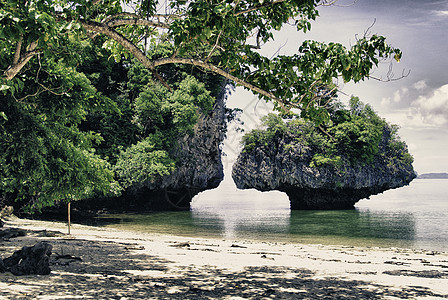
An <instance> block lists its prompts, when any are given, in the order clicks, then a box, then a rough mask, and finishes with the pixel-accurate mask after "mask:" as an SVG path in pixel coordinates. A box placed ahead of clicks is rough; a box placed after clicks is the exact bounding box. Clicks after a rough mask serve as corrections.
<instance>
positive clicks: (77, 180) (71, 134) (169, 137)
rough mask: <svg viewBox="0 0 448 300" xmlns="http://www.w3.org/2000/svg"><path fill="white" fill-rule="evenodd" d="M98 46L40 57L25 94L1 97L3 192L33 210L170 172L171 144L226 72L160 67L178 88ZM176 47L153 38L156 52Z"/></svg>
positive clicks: (206, 106)
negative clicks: (68, 59)
mask: <svg viewBox="0 0 448 300" xmlns="http://www.w3.org/2000/svg"><path fill="white" fill-rule="evenodd" d="M99 45H101V44H98V43H97V44H92V43H90V42H89V41H86V42H85V43H84V44H83V45H80V44H77V45H71V46H72V47H74V49H73V51H76V53H77V57H78V59H79V60H78V62H77V66H76V67H71V66H67V64H65V62H64V60H58V61H55V60H53V59H51V60H47V58H46V57H41V58H39V61H38V62H37V64H30V65H29V66H30V69H29V70H27V71H26V72H24V74H23V76H22V77H21V78H22V80H24V82H25V84H24V86H23V88H22V90H21V92H20V93H14V94H6V95H3V96H1V102H2V115H1V116H0V145H1V152H0V165H1V169H0V177H1V179H2V180H1V185H0V191H1V193H2V195H3V196H4V197H5V198H7V199H10V200H14V201H18V203H20V204H21V205H22V206H23V207H24V209H26V210H31V211H32V210H39V209H41V208H42V207H43V206H48V205H52V204H53V203H54V202H55V201H72V200H78V199H85V198H90V197H95V196H99V195H101V194H103V195H107V196H117V195H119V194H120V193H121V192H122V190H123V189H126V188H127V187H129V186H130V185H132V184H134V183H142V182H145V181H148V180H151V179H152V178H154V176H161V175H166V174H169V173H170V172H172V171H173V170H174V169H175V166H176V158H175V157H171V156H170V154H169V150H170V149H172V148H173V147H176V140H177V139H178V138H179V137H180V136H183V135H185V134H189V133H191V131H192V129H193V127H194V125H195V124H196V121H197V119H198V117H199V115H200V114H207V113H208V112H210V110H211V109H212V108H213V103H214V100H215V98H216V97H217V95H218V94H219V93H220V92H221V89H222V87H223V78H222V77H217V76H213V75H210V74H206V73H204V72H197V70H193V68H192V67H190V66H186V67H182V66H178V67H173V66H167V67H166V68H165V69H164V70H163V71H162V70H161V71H159V72H160V74H162V75H163V76H166V77H167V78H168V79H167V81H168V82H169V83H170V85H171V86H172V87H173V89H172V91H170V90H168V89H167V88H166V87H164V86H163V85H161V84H160V83H157V82H154V81H153V79H152V74H151V72H150V71H149V70H148V69H147V68H145V67H144V66H142V65H141V64H140V63H139V62H137V61H133V60H122V61H121V62H118V63H117V62H115V61H114V60H111V59H109V56H110V53H108V51H106V50H104V49H101V47H100V46H99ZM169 51H172V48H171V49H170V47H169V45H158V46H156V45H154V47H151V49H150V50H149V51H148V52H149V53H148V55H162V54H161V53H165V55H166V52H169ZM72 59H73V58H72ZM37 78H38V80H37ZM47 86H51V87H52V89H51V90H49V89H47V88H46V87H47ZM55 87H56V88H55ZM21 95H24V96H21Z"/></svg>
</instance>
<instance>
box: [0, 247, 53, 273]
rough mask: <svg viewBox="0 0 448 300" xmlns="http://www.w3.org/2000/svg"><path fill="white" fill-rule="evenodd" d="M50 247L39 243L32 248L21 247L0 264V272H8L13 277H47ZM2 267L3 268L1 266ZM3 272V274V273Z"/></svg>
mask: <svg viewBox="0 0 448 300" xmlns="http://www.w3.org/2000/svg"><path fill="white" fill-rule="evenodd" d="M51 250H52V246H51V245H50V244H48V243H46V242H39V243H37V244H36V245H34V246H32V247H26V246H25V247H23V248H22V249H21V250H18V251H16V252H14V254H13V255H12V256H11V257H8V258H5V259H4V260H3V262H2V263H0V270H1V269H2V267H3V270H4V271H10V272H11V273H13V274H14V275H17V276H20V275H48V274H50V272H51V270H50V264H49V261H50V255H51ZM2 265H3V266H2ZM4 271H3V272H4Z"/></svg>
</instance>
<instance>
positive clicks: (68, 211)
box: [67, 202, 71, 235]
mask: <svg viewBox="0 0 448 300" xmlns="http://www.w3.org/2000/svg"><path fill="white" fill-rule="evenodd" d="M70 203H71V202H69V203H68V205H67V215H68V235H70V225H71V224H70Z"/></svg>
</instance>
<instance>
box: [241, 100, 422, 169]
mask: <svg viewBox="0 0 448 300" xmlns="http://www.w3.org/2000/svg"><path fill="white" fill-rule="evenodd" d="M328 110H329V112H330V121H329V122H328V123H327V124H325V125H323V126H320V127H318V126H315V124H313V123H311V122H310V121H308V120H304V119H302V118H294V119H289V120H284V119H283V118H282V117H281V116H280V115H276V114H272V113H271V114H269V115H267V116H265V117H264V118H263V124H262V125H263V127H262V128H259V129H255V130H252V131H251V132H249V133H247V134H246V135H245V136H244V137H243V139H242V144H243V151H245V152H249V153H250V152H252V151H254V150H255V149H257V148H262V147H268V146H270V147H272V146H275V145H278V143H279V141H283V142H285V141H289V143H286V145H282V150H281V151H290V150H292V147H294V145H296V144H300V145H301V146H302V147H308V148H309V149H311V151H312V153H314V155H313V156H312V158H311V159H310V162H309V164H310V167H319V166H322V165H329V166H334V167H340V166H341V164H342V163H349V164H360V165H364V164H369V163H372V161H373V159H374V158H375V156H376V155H377V154H378V153H379V146H380V143H381V142H382V139H383V136H384V132H385V131H386V132H387V135H388V138H387V143H388V148H389V149H390V150H391V151H393V153H392V156H394V157H397V158H398V159H399V160H401V161H403V162H404V163H406V164H410V163H412V161H413V158H412V156H411V155H410V154H409V153H408V152H407V145H406V144H405V143H404V142H403V141H401V140H400V137H399V136H398V133H397V131H398V126H396V125H392V124H389V123H388V122H386V121H385V120H384V119H382V118H381V117H379V116H378V115H377V113H376V112H375V111H374V110H373V109H372V107H371V106H370V105H368V104H364V103H362V102H361V101H360V100H359V98H358V97H354V96H352V97H351V99H350V102H349V107H348V108H346V107H344V105H342V104H341V103H340V102H338V101H336V100H333V102H332V103H331V105H329V109H328ZM285 137H287V138H285ZM277 147H278V148H279V146H277ZM277 150H280V149H277Z"/></svg>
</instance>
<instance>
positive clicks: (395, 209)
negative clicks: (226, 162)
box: [103, 179, 448, 251]
mask: <svg viewBox="0 0 448 300" xmlns="http://www.w3.org/2000/svg"><path fill="white" fill-rule="evenodd" d="M103 217H105V218H107V219H108V220H114V222H111V223H109V224H108V225H105V226H112V227H115V228H120V229H128V230H138V231H146V232H156V233H163V234H173V235H182V236H191V237H213V238H225V239H231V240H232V239H233V240H238V239H255V240H262V241H268V242H293V243H318V244H329V245H331V244H334V245H350V246H368V247H376V246H378V247H401V248H412V249H427V250H433V251H448V180H446V179H415V180H414V181H412V182H411V184H410V185H409V186H405V187H402V188H399V189H394V190H389V191H386V192H384V193H382V194H380V195H375V196H372V197H370V199H363V200H361V201H359V202H358V203H357V204H356V207H355V209H354V210H330V211H319V210H314V211H291V210H290V209H289V200H288V197H287V196H286V195H285V194H284V193H281V192H258V191H255V190H238V189H237V188H236V187H235V185H234V183H233V182H232V180H231V179H226V180H224V181H223V182H222V183H221V185H220V186H219V187H218V188H217V189H214V190H209V191H205V192H202V193H200V194H199V195H197V196H196V197H195V198H194V199H193V201H192V203H191V210H190V211H184V212H155V213H149V214H127V215H106V216H103Z"/></svg>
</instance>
